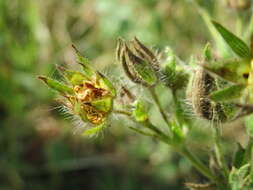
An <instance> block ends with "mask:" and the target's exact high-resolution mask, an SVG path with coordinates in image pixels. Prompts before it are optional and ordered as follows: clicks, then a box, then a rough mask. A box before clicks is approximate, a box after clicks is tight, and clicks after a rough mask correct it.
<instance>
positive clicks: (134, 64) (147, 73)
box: [116, 38, 159, 86]
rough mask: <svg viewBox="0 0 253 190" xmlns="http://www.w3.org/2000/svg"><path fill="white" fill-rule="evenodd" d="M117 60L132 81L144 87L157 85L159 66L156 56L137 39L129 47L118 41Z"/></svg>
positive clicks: (120, 40)
mask: <svg viewBox="0 0 253 190" xmlns="http://www.w3.org/2000/svg"><path fill="white" fill-rule="evenodd" d="M116 58H117V60H118V61H119V62H120V63H121V64H122V66H123V69H124V71H125V73H126V75H127V76H128V78H129V79H130V80H132V81H133V82H134V83H138V84H142V85H144V86H153V85H155V84H156V83H157V81H158V78H157V72H158V70H159V69H158V66H156V65H158V64H157V59H156V57H155V56H154V54H153V53H152V52H151V51H150V50H149V49H148V48H146V47H145V46H144V45H143V44H141V43H140V42H139V41H138V40H137V38H135V39H134V40H133V41H131V42H129V46H128V45H127V43H126V42H124V41H123V40H122V39H119V40H118V44H117V50H116Z"/></svg>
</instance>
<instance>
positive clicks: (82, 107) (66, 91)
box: [39, 48, 116, 125]
mask: <svg viewBox="0 0 253 190" xmlns="http://www.w3.org/2000/svg"><path fill="white" fill-rule="evenodd" d="M75 50H76V48H75ZM76 53H77V58H78V63H79V64H80V65H81V66H82V68H83V72H79V71H73V70H67V69H65V68H63V67H59V68H58V69H59V70H60V72H61V73H62V74H63V76H64V78H65V81H66V82H65V83H62V82H59V81H56V80H54V79H51V78H48V77H44V76H40V77H39V79H41V80H43V81H44V82H45V83H46V84H47V85H48V86H49V87H50V88H52V89H54V90H56V91H57V92H59V93H60V95H61V96H62V97H63V99H64V101H63V102H64V106H65V107H67V108H68V109H69V110H70V112H71V113H72V114H74V115H78V116H79V117H80V118H81V120H82V121H84V122H88V123H90V124H93V125H101V124H104V123H105V121H106V119H107V117H108V115H109V114H110V112H111V110H112V106H113V99H114V97H115V96H116V91H115V89H114V87H113V85H112V83H111V82H110V81H109V80H108V79H107V78H106V77H105V76H104V75H103V74H102V73H100V72H98V71H95V70H94V69H93V68H91V67H90V65H89V61H88V59H86V58H85V57H83V56H81V55H80V53H79V52H78V51H77V50H76Z"/></svg>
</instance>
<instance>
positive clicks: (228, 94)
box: [209, 84, 245, 102]
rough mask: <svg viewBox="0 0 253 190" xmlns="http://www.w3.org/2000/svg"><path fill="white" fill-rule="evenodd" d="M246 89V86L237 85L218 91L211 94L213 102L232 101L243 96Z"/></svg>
mask: <svg viewBox="0 0 253 190" xmlns="http://www.w3.org/2000/svg"><path fill="white" fill-rule="evenodd" d="M244 89H245V85H241V84H235V85H233V86H229V87H227V88H225V89H222V90H217V91H215V92H213V93H211V94H210V96H209V97H210V98H211V100H213V101H215V102H220V101H221V102H224V101H230V100H232V99H235V98H239V97H240V96H241V93H242V91H243V90H244Z"/></svg>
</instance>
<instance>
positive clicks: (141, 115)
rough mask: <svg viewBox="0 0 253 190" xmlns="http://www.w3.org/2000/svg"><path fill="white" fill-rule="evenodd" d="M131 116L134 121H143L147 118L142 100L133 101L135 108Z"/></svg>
mask: <svg viewBox="0 0 253 190" xmlns="http://www.w3.org/2000/svg"><path fill="white" fill-rule="evenodd" d="M133 116H134V118H135V120H136V121H138V122H144V121H146V120H147V119H148V114H147V109H146V106H145V105H144V102H142V101H136V102H135V109H134V111H133Z"/></svg>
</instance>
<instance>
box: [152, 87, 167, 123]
mask: <svg viewBox="0 0 253 190" xmlns="http://www.w3.org/2000/svg"><path fill="white" fill-rule="evenodd" d="M148 90H149V92H150V94H151V96H152V98H153V100H154V102H155V104H156V105H157V107H158V110H159V112H160V114H161V115H162V118H163V120H164V121H165V122H166V124H167V126H168V127H169V128H171V126H170V121H169V120H168V118H167V116H166V113H165V112H164V111H163V108H162V105H161V103H160V101H159V98H158V96H157V94H156V92H155V88H154V87H151V88H148Z"/></svg>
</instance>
